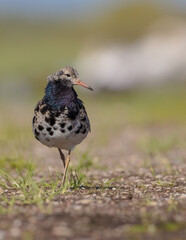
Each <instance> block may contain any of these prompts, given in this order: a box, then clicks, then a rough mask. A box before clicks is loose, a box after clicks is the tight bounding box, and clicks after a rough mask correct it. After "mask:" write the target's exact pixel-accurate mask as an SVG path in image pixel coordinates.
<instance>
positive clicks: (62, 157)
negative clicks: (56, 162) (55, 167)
mask: <svg viewBox="0 0 186 240" xmlns="http://www.w3.org/2000/svg"><path fill="white" fill-rule="evenodd" d="M58 150H59V154H60V157H61V160H62V162H63V165H64V168H65V156H64V154H63V152H62V151H61V149H59V148H58Z"/></svg>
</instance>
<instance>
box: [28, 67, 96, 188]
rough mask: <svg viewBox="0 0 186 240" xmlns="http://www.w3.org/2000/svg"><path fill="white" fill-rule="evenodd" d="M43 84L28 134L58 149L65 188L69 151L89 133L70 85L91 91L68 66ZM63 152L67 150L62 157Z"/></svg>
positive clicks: (77, 99) (78, 102)
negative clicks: (41, 94) (44, 85)
mask: <svg viewBox="0 0 186 240" xmlns="http://www.w3.org/2000/svg"><path fill="white" fill-rule="evenodd" d="M47 81H48V83H47V86H46V88H45V94H44V97H43V98H42V100H40V101H39V102H38V103H37V105H36V107H35V109H34V117H33V121H32V131H33V133H34V136H35V138H36V139H37V140H38V141H39V142H41V143H42V144H44V145H45V146H47V147H50V148H52V147H54V148H57V149H58V151H59V154H60V158H61V160H62V162H63V165H64V174H63V178H62V186H65V181H66V176H67V170H68V166H69V163H70V155H71V151H72V150H73V149H74V148H75V146H76V145H78V144H80V143H81V142H82V141H83V140H84V139H85V138H86V137H87V135H88V133H89V132H90V131H91V127H90V121H89V118H88V115H87V112H86V109H85V107H84V103H83V101H82V100H80V99H79V98H78V95H77V93H76V91H75V90H74V86H75V85H79V86H82V87H85V88H87V89H89V90H91V91H93V89H92V88H91V87H90V86H88V85H87V84H85V83H84V82H82V81H81V80H80V79H79V74H78V72H77V70H76V69H75V68H74V67H72V66H65V67H63V68H62V69H60V70H59V71H57V72H55V73H54V74H52V75H49V76H48V77H47ZM63 150H67V151H68V154H67V157H66V158H65V155H64V153H63Z"/></svg>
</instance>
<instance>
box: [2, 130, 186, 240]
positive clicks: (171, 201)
mask: <svg viewBox="0 0 186 240" xmlns="http://www.w3.org/2000/svg"><path fill="white" fill-rule="evenodd" d="M185 136H186V129H185V128H183V127H178V126H145V127H143V126H142V127H130V126H128V127H126V128H124V129H123V130H122V131H120V133H118V134H117V136H116V137H114V138H112V137H111V138H110V140H109V141H108V143H107V144H106V145H105V146H100V147H99V146H98V147H97V148H94V149H91V151H90V155H91V156H93V162H94V164H95V166H94V165H93V167H92V168H90V170H89V171H87V173H86V178H87V184H86V185H81V186H79V187H78V188H76V189H68V190H67V191H66V192H65V193H64V194H58V195H57V196H55V198H54V199H53V200H52V201H50V202H47V201H46V203H45V204H44V205H43V206H42V207H39V206H37V205H35V204H31V205H30V204H25V205H24V206H23V205H19V204H16V205H15V206H14V211H13V213H9V214H2V215H1V216H0V240H9V239H23V240H32V239H39V240H44V239H45V240H46V239H52V240H55V239H77V240H80V239H81V240H88V239H144V240H145V239H160V240H161V239H171V240H172V239H177V240H182V239H186V204H185V202H186V184H185V183H186V181H185V175H186V171H185V170H186V147H185V143H184V141H185ZM167 139H169V140H170V139H172V140H171V141H168V140H167ZM90 141H91V140H90ZM88 145H89V140H87V141H86V142H85V143H83V144H82V146H79V147H78V148H79V149H80V150H79V151H83V149H86V147H87V146H88ZM33 155H34V156H35V158H37V159H39V160H40V163H37V164H38V165H40V166H41V169H42V170H41V171H40V174H41V176H42V174H43V173H44V172H45V170H47V169H48V168H50V170H51V172H52V171H53V170H52V169H53V167H55V168H58V167H59V168H60V167H61V162H60V161H59V160H58V155H57V152H55V151H54V150H51V149H48V148H45V147H44V146H42V145H40V144H39V143H37V142H35V143H34V145H33ZM75 155H76V152H75V153H73V154H72V162H73V158H74V159H75V158H76V156H75ZM55 158H57V160H55V161H54V159H55ZM74 161H75V160H74ZM5 193H6V194H13V193H12V192H11V190H7V191H5ZM5 193H2V194H5ZM0 194H1V193H0ZM14 194H16V193H14Z"/></svg>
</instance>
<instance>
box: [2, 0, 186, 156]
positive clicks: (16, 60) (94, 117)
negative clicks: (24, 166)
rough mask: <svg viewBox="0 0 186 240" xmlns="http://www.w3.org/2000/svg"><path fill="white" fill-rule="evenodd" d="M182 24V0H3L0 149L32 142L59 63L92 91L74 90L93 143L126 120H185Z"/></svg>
mask: <svg viewBox="0 0 186 240" xmlns="http://www.w3.org/2000/svg"><path fill="white" fill-rule="evenodd" d="M185 26H186V1H184V0H177V1H174V0H161V1H158V0H156V1H155V0H154V1H153V0H149V1H142V0H141V1H140V0H132V1H131V0H130V1H127V0H126V1H125V0H115V1H111V0H110V1H109V0H102V1H100V0H99V1H98V0H94V1H90V0H71V1H60V0H53V1H48V0H40V1H37V2H34V1H30V0H28V1H23V0H15V1H10V0H1V1H0V53H1V54H0V107H1V114H0V131H1V134H0V140H1V143H4V144H1V148H2V149H1V150H2V151H4V152H6V153H7V146H8V147H9V149H10V146H11V149H14V148H15V147H16V151H18V149H19V146H21V147H20V148H21V149H22V148H23V145H24V144H28V146H32V145H30V144H31V143H32V142H34V141H35V140H34V138H33V136H32V132H31V121H32V115H33V108H34V107H35V104H36V102H37V101H38V100H39V99H41V98H42V97H43V92H44V88H45V86H46V83H47V82H46V77H47V76H48V75H50V74H52V73H53V72H55V71H57V70H58V69H60V68H61V67H63V66H65V65H73V66H74V67H75V68H77V70H78V72H79V74H80V77H81V79H82V81H84V82H86V83H88V84H90V85H91V86H92V87H93V88H94V89H95V92H94V93H93V94H92V93H88V92H87V91H86V90H84V89H80V88H78V89H77V88H76V89H77V91H78V92H79V95H80V97H81V98H82V99H83V100H84V102H85V105H86V107H87V111H88V113H89V115H90V118H91V122H92V126H93V127H92V129H93V131H92V132H93V136H94V137H92V141H93V142H94V144H97V143H100V142H103V143H105V142H106V141H107V140H106V139H107V138H108V135H109V134H112V133H113V132H117V131H119V130H120V128H121V127H124V126H126V125H129V124H139V125H141V124H142V125H145V124H183V125H185V123H186V111H185V109H186V91H185V85H186V28H185ZM81 91H82V92H81ZM87 94H88V95H87ZM113 116H114V117H113ZM108 130H109V131H108ZM93 139H94V140H93ZM12 141H13V142H14V144H12V143H11V145H7V144H8V142H12ZM20 142H22V144H20ZM5 146H6V147H5ZM14 150H15V149H14ZM20 151H22V150H20Z"/></svg>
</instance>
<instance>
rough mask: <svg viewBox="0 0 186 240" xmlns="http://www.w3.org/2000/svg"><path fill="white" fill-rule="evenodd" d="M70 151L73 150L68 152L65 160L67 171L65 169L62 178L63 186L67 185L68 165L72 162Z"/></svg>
mask: <svg viewBox="0 0 186 240" xmlns="http://www.w3.org/2000/svg"><path fill="white" fill-rule="evenodd" d="M70 153H71V150H70V151H69V152H68V155H67V158H66V160H65V171H64V174H63V179H62V186H64V185H65V180H66V175H67V170H68V165H69V163H70Z"/></svg>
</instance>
